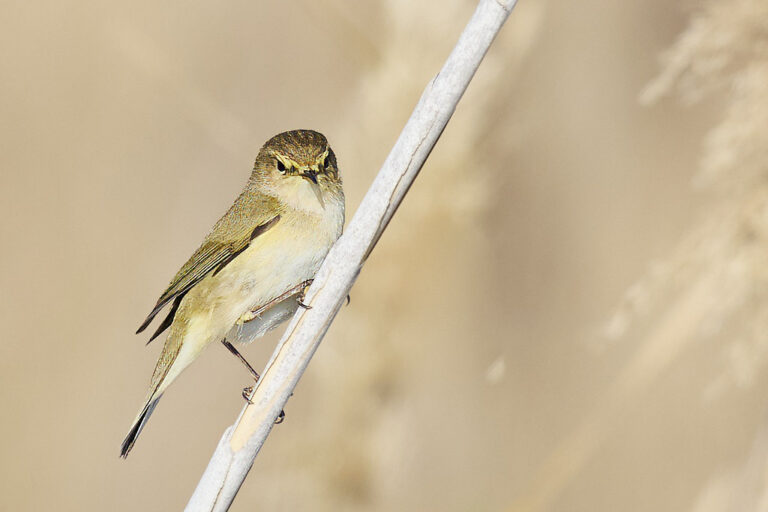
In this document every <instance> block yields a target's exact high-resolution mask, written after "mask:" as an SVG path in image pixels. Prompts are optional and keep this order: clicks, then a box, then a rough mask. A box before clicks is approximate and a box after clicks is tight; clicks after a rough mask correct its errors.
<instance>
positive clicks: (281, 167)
mask: <svg viewBox="0 0 768 512" xmlns="http://www.w3.org/2000/svg"><path fill="white" fill-rule="evenodd" d="M277 170H278V171H280V172H281V173H282V174H285V170H286V169H285V164H284V163H283V162H281V161H280V160H278V161H277Z"/></svg>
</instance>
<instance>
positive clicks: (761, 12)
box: [607, 0, 768, 395]
mask: <svg viewBox="0 0 768 512" xmlns="http://www.w3.org/2000/svg"><path fill="white" fill-rule="evenodd" d="M673 93H674V94H677V95H678V96H679V97H682V99H683V100H684V101H686V102H694V101H701V100H703V99H704V98H713V97H716V95H722V97H724V99H725V106H724V110H723V115H722V118H721V119H720V120H719V121H718V122H717V124H716V125H715V126H714V127H713V128H712V129H711V130H710V132H709V134H708V136H707V138H706V141H705V142H704V145H703V150H702V159H701V164H700V167H699V170H698V173H697V175H696V180H695V181H696V184H698V185H699V186H702V187H706V188H707V189H708V190H710V191H712V193H711V196H712V204H711V206H710V207H709V208H707V210H706V211H705V212H704V213H703V215H702V218H701V221H700V222H699V223H698V225H696V226H694V227H693V228H692V229H691V230H690V232H689V233H688V234H687V235H686V236H685V237H684V239H683V240H682V241H681V242H680V244H679V246H678V248H677V249H676V251H675V252H674V254H673V255H672V256H671V257H670V258H668V259H667V260H666V261H663V262H659V263H656V264H654V265H653V267H652V269H651V271H650V272H649V274H648V275H647V276H646V277H645V278H644V279H643V280H641V281H640V282H639V283H637V284H636V285H635V286H633V287H632V288H631V289H630V290H629V292H628V293H627V295H626V297H625V299H624V301H623V303H622V304H621V306H620V308H619V310H618V312H617V313H616V314H615V315H614V317H613V318H612V319H611V321H610V323H609V325H608V328H607V334H608V336H609V337H612V338H616V337H619V336H622V335H624V334H625V333H626V332H627V330H628V329H629V327H630V325H631V324H632V322H633V321H635V320H636V319H637V318H638V317H639V316H641V315H644V314H646V313H648V312H649V311H651V309H654V310H655V311H662V306H661V305H663V311H668V310H669V309H670V307H669V306H670V305H673V304H674V303H675V301H679V300H681V299H680V298H681V297H685V296H686V292H688V291H690V290H692V289H694V288H696V287H698V286H705V288H706V293H702V294H699V295H697V296H699V297H701V299H699V300H700V301H703V302H702V303H701V304H699V305H698V307H697V308H696V311H697V312H698V314H696V315H693V316H692V317H691V318H688V319H687V320H686V321H687V322H695V323H696V324H697V327H696V329H695V331H696V332H697V333H698V334H700V335H710V336H711V335H721V336H725V337H726V339H727V344H726V345H725V347H724V351H725V359H726V361H728V363H729V364H726V365H724V366H725V367H724V369H723V374H722V375H719V376H716V377H715V378H714V379H713V381H712V387H711V389H709V390H705V395H712V394H713V393H714V394H718V393H719V392H720V391H722V390H723V389H725V388H726V387H727V386H728V384H736V385H738V386H749V385H750V383H751V382H752V377H753V376H754V375H755V374H756V372H757V370H758V368H761V367H763V366H764V365H765V362H766V360H767V359H768V334H766V333H768V313H767V312H766V311H767V310H768V101H767V100H768V3H766V2H765V1H763V0H731V1H727V2H714V1H710V2H707V3H705V5H704V7H703V9H702V10H701V12H699V13H698V14H696V15H694V16H693V18H692V20H691V22H690V24H689V26H688V27H687V29H686V30H685V31H684V32H683V33H682V34H681V35H680V37H679V38H678V40H677V41H676V43H675V44H674V45H673V46H672V48H671V49H670V50H669V51H668V52H667V53H666V55H665V56H664V58H663V69H662V71H661V73H660V74H659V76H658V77H657V78H656V79H655V80H654V81H653V82H652V83H651V84H650V85H648V87H647V88H646V89H645V91H643V93H642V95H641V100H642V101H643V102H646V103H649V102H655V101H657V100H659V99H660V98H661V97H663V96H665V95H668V94H673ZM652 305H653V306H654V308H652V307H651V306H652Z"/></svg>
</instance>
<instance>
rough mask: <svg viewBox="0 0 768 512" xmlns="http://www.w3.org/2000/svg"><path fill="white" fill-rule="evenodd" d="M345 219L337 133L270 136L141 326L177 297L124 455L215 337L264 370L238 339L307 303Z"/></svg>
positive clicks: (247, 339) (298, 132) (259, 333)
mask: <svg viewBox="0 0 768 512" xmlns="http://www.w3.org/2000/svg"><path fill="white" fill-rule="evenodd" d="M343 224H344V192H343V190H342V185H341V177H340V176H339V169H338V167H337V164H336V155H335V154H334V153H333V150H332V149H331V147H330V146H329V144H328V140H327V139H326V138H325V137H324V136H323V135H322V134H320V133H318V132H316V131H312V130H294V131H289V132H284V133H280V134H278V135H275V136H274V137H272V138H271V139H269V140H268V141H267V142H266V144H264V146H263V147H262V148H261V150H260V151H259V154H258V156H257V157H256V163H255V164H254V167H253V172H252V173H251V177H250V179H249V180H248V183H247V184H246V186H245V189H244V190H243V192H242V193H241V194H240V196H239V197H238V198H237V199H236V200H235V203H234V204H233V205H232V207H231V208H230V209H229V211H227V213H226V214H224V216H223V217H222V218H221V219H219V221H218V222H216V224H215V225H214V226H213V230H212V231H211V232H210V233H209V234H208V236H206V237H205V240H203V243H202V245H201V246H200V247H199V248H198V249H197V250H196V251H195V253H194V254H193V255H192V257H191V258H190V259H189V261H187V262H186V263H185V264H184V266H183V267H181V270H179V272H178V273H177V274H176V276H175V277H174V278H173V280H172V281H171V283H170V284H169V285H168V288H167V289H166V290H165V292H163V294H162V295H161V296H160V298H159V299H158V301H157V304H155V307H154V308H153V309H152V311H151V312H150V313H149V316H148V317H147V319H146V320H145V321H144V323H143V324H141V327H139V330H138V331H137V334H138V333H140V332H142V331H143V330H144V329H146V328H147V326H149V324H150V322H152V319H153V318H154V317H155V316H156V315H157V314H158V313H159V312H160V311H161V310H162V309H163V308H164V307H165V306H166V305H169V304H170V310H169V312H168V315H167V316H166V318H165V320H163V321H162V323H161V324H160V325H159V327H158V328H157V330H156V331H155V333H154V334H153V335H152V337H151V338H150V341H152V340H153V339H155V338H156V337H157V336H159V335H160V334H161V333H162V332H163V331H165V330H166V329H169V328H170V330H169V331H168V336H167V338H166V340H165V345H164V346H163V351H162V353H161V354H160V358H159V359H158V361H157V365H156V366H155V371H154V372H153V374H152V380H151V382H150V386H149V392H148V393H147V397H146V399H145V401H144V404H143V405H142V407H141V409H140V410H139V413H138V415H137V416H136V419H135V420H134V421H133V425H132V426H131V429H130V431H129V432H128V435H127V436H126V438H125V440H124V441H123V444H122V446H121V448H120V456H121V457H126V456H127V455H128V452H130V451H131V448H133V445H134V443H135V442H136V438H137V437H138V435H139V433H141V430H142V428H143V427H144V425H145V424H146V422H147V420H148V419H149V416H150V415H151V414H152V411H153V410H154V408H155V406H156V405H157V402H158V400H160V397H161V396H162V395H163V392H164V391H165V390H166V389H167V388H168V386H169V385H170V384H171V382H173V381H174V379H176V377H178V376H179V374H180V373H181V372H182V371H183V370H184V369H185V368H186V367H187V366H188V365H189V364H190V363H191V362H192V361H194V360H195V358H197V356H198V355H200V352H201V351H202V350H203V348H205V347H206V346H207V345H209V344H210V343H211V342H217V341H221V342H222V343H224V345H225V346H226V347H227V348H228V349H229V350H230V351H231V352H232V353H233V354H235V355H236V356H237V357H239V358H240V359H241V360H242V361H243V363H245V364H246V366H248V368H249V370H250V371H251V372H252V373H253V374H254V376H255V377H256V378H258V375H257V374H256V373H255V372H254V371H253V369H252V368H251V367H250V365H249V364H248V363H247V362H246V361H245V359H244V358H243V357H242V356H241V355H240V354H239V352H238V351H237V349H236V348H235V347H234V346H233V345H232V343H231V342H233V341H234V342H239V343H249V342H251V341H253V340H254V339H255V338H257V337H259V336H262V335H263V334H264V333H266V332H267V331H269V330H271V329H273V328H274V327H276V326H277V325H278V324H280V323H281V322H283V321H284V320H286V319H287V318H288V317H290V316H291V315H292V314H293V313H294V312H295V311H296V309H297V308H298V307H299V306H300V305H303V304H302V303H301V298H302V297H303V293H304V289H305V288H306V287H307V286H308V284H309V283H310V282H311V280H312V278H313V277H314V275H315V273H316V272H317V270H318V269H319V268H320V264H321V263H322V262H323V259H324V258H325V256H326V255H327V254H328V251H329V250H330V248H331V246H332V245H333V243H334V242H335V241H336V240H337V239H338V238H339V236H340V235H341V231H342V227H343Z"/></svg>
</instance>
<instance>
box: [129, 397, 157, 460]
mask: <svg viewBox="0 0 768 512" xmlns="http://www.w3.org/2000/svg"><path fill="white" fill-rule="evenodd" d="M162 396H163V395H162V394H160V395H158V396H156V397H154V398H153V397H150V399H149V400H148V401H147V403H146V404H145V405H144V407H143V408H142V410H141V412H139V415H138V416H136V419H135V420H134V421H133V426H132V427H131V430H129V431H128V435H127V436H125V440H124V441H123V444H122V445H121V446H120V457H122V458H126V457H128V452H130V451H131V448H133V445H134V443H136V438H138V437H139V434H141V430H142V429H143V428H144V424H145V423H146V422H147V420H148V419H149V417H150V416H151V415H152V411H154V410H155V407H156V406H157V402H158V401H159V400H160V398H161V397H162Z"/></svg>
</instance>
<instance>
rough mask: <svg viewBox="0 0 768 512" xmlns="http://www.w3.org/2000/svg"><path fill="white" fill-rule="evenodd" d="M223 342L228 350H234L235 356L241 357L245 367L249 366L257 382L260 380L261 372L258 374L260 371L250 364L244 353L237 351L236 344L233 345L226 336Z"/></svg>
mask: <svg viewBox="0 0 768 512" xmlns="http://www.w3.org/2000/svg"><path fill="white" fill-rule="evenodd" d="M221 343H222V344H223V345H224V346H225V347H227V350H229V351H230V352H232V353H233V354H234V355H235V357H237V358H238V359H239V360H240V361H241V362H242V363H243V364H244V365H245V367H246V368H248V371H249V372H251V375H252V376H253V379H254V380H255V381H256V382H259V378H260V377H259V374H258V372H257V371H256V370H254V369H253V366H251V364H250V363H249V362H248V361H246V360H245V358H244V357H243V355H242V354H241V353H240V352H238V351H237V349H236V348H235V346H234V345H232V344H231V343H230V342H228V341H227V339H226V338H224V339H223V340H221Z"/></svg>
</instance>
